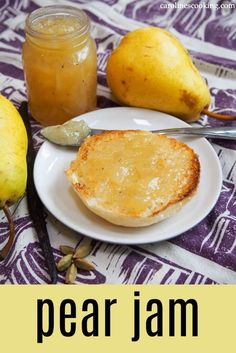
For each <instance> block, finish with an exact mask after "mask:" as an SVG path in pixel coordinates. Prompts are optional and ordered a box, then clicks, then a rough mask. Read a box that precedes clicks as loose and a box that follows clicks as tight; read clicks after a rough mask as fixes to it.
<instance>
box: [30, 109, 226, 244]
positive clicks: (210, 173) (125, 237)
mask: <svg viewBox="0 0 236 353" xmlns="http://www.w3.org/2000/svg"><path fill="white" fill-rule="evenodd" d="M76 119H77V120H81V119H83V120H85V121H86V122H87V123H88V124H89V126H90V127H92V128H97V129H100V128H102V129H108V130H109V129H143V130H155V129H163V128H173V127H183V126H188V125H187V124H186V123H184V122H183V121H181V120H179V119H177V118H174V117H172V116H170V115H167V114H163V113H160V112H156V111H152V110H147V109H139V108H126V107H119V108H107V109H101V110H96V111H93V112H90V113H87V114H84V115H81V116H80V117H78V118H76ZM181 140H182V141H184V142H185V143H187V144H188V145H189V146H191V147H192V148H193V149H194V150H195V152H196V153H197V154H198V156H199V159H200V164H201V178H200V185H199V189H198V192H197V194H196V196H194V197H193V199H192V200H191V201H190V202H189V203H188V204H186V205H185V206H184V207H183V208H182V210H181V211H180V212H178V213H177V214H176V215H174V216H173V217H171V218H169V219H167V220H164V221H163V222H161V223H159V224H155V225H152V226H149V227H144V228H126V227H125V228H124V227H120V226H116V225H113V224H111V223H109V222H107V221H105V220H103V219H102V218H100V217H98V216H96V215H95V214H93V213H92V212H90V211H89V210H88V209H87V208H86V207H85V206H84V205H83V203H82V202H81V201H80V200H79V198H78V196H77V195H76V194H75V192H74V190H73V189H72V187H71V186H70V184H69V182H68V180H67V178H66V176H65V174H64V170H65V169H66V168H67V167H68V166H69V164H70V161H72V160H73V159H75V156H76V152H77V149H75V148H65V147H60V146H56V145H54V144H52V143H50V142H45V143H44V144H43V145H42V147H41V148H40V150H39V152H38V155H37V158H36V161H35V167H34V181H35V185H36V189H37V191H38V194H39V196H40V198H41V200H42V202H43V203H44V205H45V206H46V207H47V209H48V210H49V211H50V212H51V213H52V214H53V215H54V216H55V217H56V218H58V219H59V220H60V221H61V222H62V223H64V224H65V225H67V226H68V227H70V228H72V229H74V230H75V231H77V232H80V233H82V234H84V235H87V236H90V237H92V238H95V239H99V240H102V241H106V242H111V243H121V244H141V243H151V242H157V241H161V240H165V239H169V238H172V237H174V236H176V235H179V234H181V233H183V232H185V231H187V230H188V229H190V228H192V227H193V226H195V225H196V224H197V223H199V222H200V221H201V220H202V219H203V218H204V217H206V215H207V214H208V213H209V212H210V210H211V209H212V208H213V206H214V205H215V203H216V201H217V199H218V196H219V193H220V190H221V184H222V172H221V166H220V163H219V159H218V157H217V155H216V153H215V151H214V149H213V148H212V146H211V145H210V143H209V142H208V141H207V140H205V139H203V138H190V137H188V138H182V139H181Z"/></svg>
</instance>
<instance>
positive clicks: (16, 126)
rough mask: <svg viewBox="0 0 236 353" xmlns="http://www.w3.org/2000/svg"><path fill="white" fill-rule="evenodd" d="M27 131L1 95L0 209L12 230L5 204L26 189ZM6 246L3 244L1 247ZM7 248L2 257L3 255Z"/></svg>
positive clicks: (8, 102)
mask: <svg viewBox="0 0 236 353" xmlns="http://www.w3.org/2000/svg"><path fill="white" fill-rule="evenodd" d="M27 145H28V139H27V133H26V129H25V126H24V123H23V121H22V119H21V116H20V114H19V113H18V111H17V110H16V108H15V107H14V105H13V104H12V103H11V102H10V101H9V100H8V99H7V98H5V97H3V96H1V95H0V209H1V208H2V209H3V210H4V212H5V214H6V216H7V218H8V221H9V224H10V230H11V232H13V225H12V219H11V216H10V213H9V209H8V206H9V205H11V204H13V203H14V202H16V201H17V200H18V199H19V198H20V197H21V196H22V195H23V193H24V192H25V187H26V179H27V165H26V153H27ZM4 249H5V248H4ZM5 253H6V251H5V252H4V255H3V250H2V251H1V254H2V257H4V256H5Z"/></svg>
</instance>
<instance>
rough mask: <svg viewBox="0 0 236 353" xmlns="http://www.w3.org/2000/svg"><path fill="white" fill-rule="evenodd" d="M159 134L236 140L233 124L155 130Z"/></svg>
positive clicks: (235, 129)
mask: <svg viewBox="0 0 236 353" xmlns="http://www.w3.org/2000/svg"><path fill="white" fill-rule="evenodd" d="M153 132H155V133H158V134H165V135H167V134H168V135H190V136H201V137H211V138H219V139H227V140H236V128H235V127H232V126H228V127H184V128H176V129H164V130H155V131H153Z"/></svg>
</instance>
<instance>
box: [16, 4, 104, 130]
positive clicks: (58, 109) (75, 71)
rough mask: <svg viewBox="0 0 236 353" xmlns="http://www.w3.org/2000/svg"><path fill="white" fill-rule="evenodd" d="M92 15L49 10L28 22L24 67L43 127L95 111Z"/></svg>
mask: <svg viewBox="0 0 236 353" xmlns="http://www.w3.org/2000/svg"><path fill="white" fill-rule="evenodd" d="M89 30H90V21H89V19H88V17H87V15H86V14H85V13H84V12H83V11H81V10H78V9H77V8H74V7H70V6H46V7H43V8H40V9H37V10H35V11H34V12H32V13H31V14H30V15H28V17H27V19H26V26H25V32H26V40H25V43H24V44H23V54H22V58H23V67H24V74H25V80H26V88H27V95H28V101H29V108H30V112H31V114H32V116H33V117H34V118H35V119H36V120H37V121H38V122H40V123H41V124H42V125H55V124H62V123H64V122H65V121H67V120H69V119H71V118H73V117H75V116H77V115H80V114H83V113H85V112H88V111H91V110H94V109H95V107H96V85H97V67H96V45H95V42H94V40H93V39H92V38H91V36H90V33H89Z"/></svg>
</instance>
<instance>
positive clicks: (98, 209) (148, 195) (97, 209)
mask: <svg viewBox="0 0 236 353" xmlns="http://www.w3.org/2000/svg"><path fill="white" fill-rule="evenodd" d="M66 174H67V176H68V178H69V180H70V182H71V184H72V186H73V188H74V190H75V191H76V192H77V194H78V195H79V197H80V199H81V200H82V201H83V202H84V204H85V205H86V206H87V207H88V208H89V209H90V210H91V211H92V212H94V213H95V214H97V215H98V216H100V217H102V218H104V219H106V220H107V221H109V222H111V223H114V224H117V225H120V226H127V227H143V226H148V225H151V224H153V223H157V222H160V221H162V220H164V219H165V218H167V217H170V216H171V215H173V214H175V213H176V212H177V211H179V210H180V208H181V207H182V206H183V205H184V204H185V203H186V202H188V201H189V200H190V199H191V198H192V196H193V195H194V193H195V191H196V190H197V186H198V183H199V178H200V164H199V160H198V157H197V155H196V153H195V152H194V151H193V150H192V149H191V148H190V147H189V146H187V145H186V144H184V143H183V142H180V141H178V140H176V139H174V138H170V137H167V136H164V135H159V134H156V133H155V134H154V133H151V132H147V131H142V130H117V131H108V132H104V133H101V134H97V135H94V136H91V137H88V138H86V139H85V141H84V142H83V144H82V145H81V147H80V149H79V151H78V154H77V158H76V160H74V161H72V162H71V165H70V167H69V169H67V171H66Z"/></svg>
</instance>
